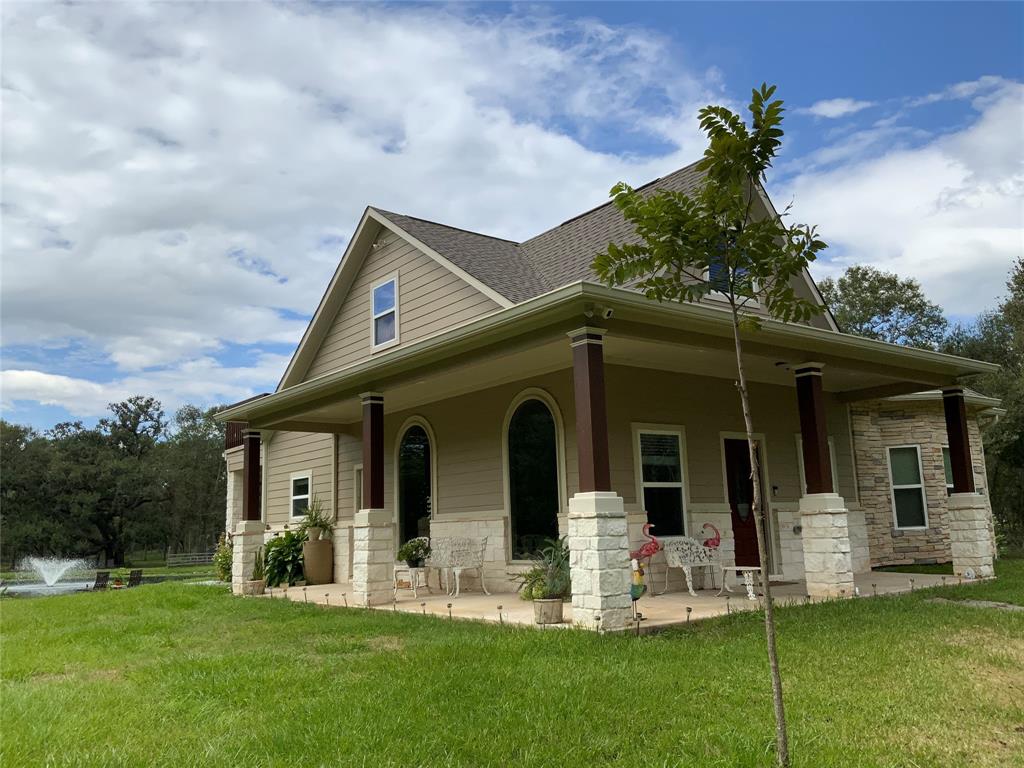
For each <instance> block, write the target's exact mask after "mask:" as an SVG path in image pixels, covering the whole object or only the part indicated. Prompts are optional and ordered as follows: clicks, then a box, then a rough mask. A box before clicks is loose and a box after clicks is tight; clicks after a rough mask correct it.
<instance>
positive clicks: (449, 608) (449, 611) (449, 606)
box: [448, 603, 452, 619]
mask: <svg viewBox="0 0 1024 768" xmlns="http://www.w3.org/2000/svg"><path fill="white" fill-rule="evenodd" d="M451 617H452V604H451V603H448V618H449V619H450V618H451Z"/></svg>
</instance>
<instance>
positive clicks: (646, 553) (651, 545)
mask: <svg viewBox="0 0 1024 768" xmlns="http://www.w3.org/2000/svg"><path fill="white" fill-rule="evenodd" d="M653 527H654V524H653V523H644V527H643V534H644V536H646V537H647V539H648V540H647V541H645V542H644V543H643V546H641V547H640V549H634V550H633V551H632V552H630V553H629V557H630V559H632V560H644V559H646V560H647V563H648V565H650V560H651V558H652V557H654V556H655V555H656V554H658V553H659V552H661V542H659V541H658V540H657V539H656V538H655V537H654V536H651V534H650V533H648V531H650V530H651V528H653Z"/></svg>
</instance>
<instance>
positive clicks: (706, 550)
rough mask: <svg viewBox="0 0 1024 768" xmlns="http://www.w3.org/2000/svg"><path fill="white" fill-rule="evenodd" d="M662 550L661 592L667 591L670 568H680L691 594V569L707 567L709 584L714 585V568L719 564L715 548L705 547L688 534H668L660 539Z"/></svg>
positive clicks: (695, 594) (692, 592)
mask: <svg viewBox="0 0 1024 768" xmlns="http://www.w3.org/2000/svg"><path fill="white" fill-rule="evenodd" d="M661 546H662V550H663V551H664V552H665V589H664V590H662V594H665V592H667V591H668V575H669V570H670V569H672V568H681V569H682V571H683V575H685V576H686V589H687V591H688V592H689V593H690V594H691V595H693V596H694V597H696V596H697V593H696V592H694V591H693V572H692V571H693V569H694V568H707V569H708V573H709V574H710V576H711V586H712V587H714V585H715V569H716V568H717V567H718V566H719V562H720V559H719V553H718V550H717V549H714V548H712V547H705V546H704V545H703V544H701V543H700V542H699V541H697V540H696V539H694V538H691V537H689V536H668V537H665V538H663V539H661Z"/></svg>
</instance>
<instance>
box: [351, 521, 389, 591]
mask: <svg viewBox="0 0 1024 768" xmlns="http://www.w3.org/2000/svg"><path fill="white" fill-rule="evenodd" d="M393 527H394V524H393V522H392V520H391V515H390V514H389V513H388V512H386V511H385V510H383V509H361V510H359V511H358V512H357V513H356V515H355V519H354V520H353V523H352V538H353V547H352V599H353V602H354V603H355V604H356V605H361V606H364V607H365V606H370V605H382V604H384V603H389V602H391V597H392V595H393V594H394V593H393V588H394V581H393V579H394V571H393V569H394V566H395V539H394V533H393V530H392V529H393Z"/></svg>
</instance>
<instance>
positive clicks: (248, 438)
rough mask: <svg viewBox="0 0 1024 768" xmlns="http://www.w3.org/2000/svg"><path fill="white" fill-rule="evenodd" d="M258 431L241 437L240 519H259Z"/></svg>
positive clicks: (259, 467)
mask: <svg viewBox="0 0 1024 768" xmlns="http://www.w3.org/2000/svg"><path fill="white" fill-rule="evenodd" d="M260 471H261V461H260V433H259V432H252V431H249V432H246V433H245V435H243V437H242V475H243V478H242V519H243V520H260V519H262V515H261V514H260Z"/></svg>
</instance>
